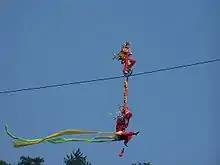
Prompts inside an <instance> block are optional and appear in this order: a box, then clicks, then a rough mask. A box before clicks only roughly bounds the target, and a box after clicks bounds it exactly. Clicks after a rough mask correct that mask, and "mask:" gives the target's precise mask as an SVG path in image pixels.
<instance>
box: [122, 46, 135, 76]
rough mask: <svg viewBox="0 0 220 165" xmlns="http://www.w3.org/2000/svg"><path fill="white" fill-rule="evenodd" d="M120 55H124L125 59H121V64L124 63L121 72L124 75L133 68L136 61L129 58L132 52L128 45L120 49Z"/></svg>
mask: <svg viewBox="0 0 220 165" xmlns="http://www.w3.org/2000/svg"><path fill="white" fill-rule="evenodd" d="M121 53H123V54H125V57H124V59H123V63H124V69H123V72H124V73H126V72H128V70H130V69H131V68H132V67H133V66H134V64H135V63H136V60H135V59H133V58H131V55H132V51H131V48H129V46H128V45H126V46H124V47H122V49H121Z"/></svg>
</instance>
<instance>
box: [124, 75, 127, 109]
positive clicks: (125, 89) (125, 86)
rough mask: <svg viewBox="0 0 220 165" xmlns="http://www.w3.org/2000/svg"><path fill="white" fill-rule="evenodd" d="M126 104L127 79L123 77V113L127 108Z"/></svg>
mask: <svg viewBox="0 0 220 165" xmlns="http://www.w3.org/2000/svg"><path fill="white" fill-rule="evenodd" d="M127 102H128V77H125V79H124V107H123V111H124V110H125V109H126V107H127Z"/></svg>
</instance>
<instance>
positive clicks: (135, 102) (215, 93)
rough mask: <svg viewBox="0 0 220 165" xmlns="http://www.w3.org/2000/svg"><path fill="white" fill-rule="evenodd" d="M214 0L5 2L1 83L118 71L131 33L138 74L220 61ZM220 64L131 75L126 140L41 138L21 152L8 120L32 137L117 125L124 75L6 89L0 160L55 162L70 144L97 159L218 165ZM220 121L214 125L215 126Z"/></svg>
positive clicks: (0, 86)
mask: <svg viewBox="0 0 220 165" xmlns="http://www.w3.org/2000/svg"><path fill="white" fill-rule="evenodd" d="M219 7H220V6H219V2H218V4H217V0H185V1H179V0H166V1H164V0H136V1H134V0H133V1H131V0H126V1H125V0H109V1H104V0H93V1H89V0H80V1H79V0H78V1H67V0H62V1H58V0H51V1H49V0H48V1H46V0H38V1H30V0H23V1H1V2H0V20H1V26H0V75H1V80H0V90H8V89H15V88H23V87H35V86H41V85H46V84H56V83H66V82H70V81H78V80H84V79H86V80H87V79H93V78H99V77H109V76H117V75H120V74H121V69H122V66H121V65H120V63H118V62H116V61H112V60H111V58H112V55H111V54H112V52H115V51H118V50H119V48H120V46H121V44H122V43H123V42H124V41H125V40H130V41H131V42H132V44H133V54H134V57H135V58H136V60H137V65H136V66H135V72H142V71H150V70H154V69H159V68H164V67H172V66H175V65H181V64H185V63H194V62H197V61H205V60H209V59H213V58H219V56H220V55H219V48H218V47H219V46H218V43H219V29H220V23H219V11H218V9H219ZM219 70H220V65H219V63H214V64H208V65H202V66H197V67H191V68H187V69H179V70H175V71H168V72H160V73H156V74H153V75H145V76H140V77H133V78H131V80H130V82H129V98H128V103H129V106H130V108H131V109H132V111H133V118H132V120H131V124H130V128H129V130H140V134H139V135H138V136H137V137H135V138H134V139H133V140H132V141H131V142H130V143H129V148H128V149H127V150H126V155H125V157H123V158H119V157H118V153H119V151H120V149H121V148H122V146H123V145H122V144H120V143H118V144H112V143H111V144H92V143H65V144H58V145H53V144H40V145H35V146H29V147H24V148H19V149H15V148H13V146H12V140H11V139H10V138H9V137H8V136H7V135H6V134H5V133H4V132H3V131H4V124H8V125H9V127H10V129H11V130H12V131H13V132H14V133H15V134H17V135H18V136H23V137H27V138H35V137H39V136H45V135H48V134H50V133H53V132H56V131H60V130H63V129H88V130H99V131H114V122H113V120H112V119H111V116H110V115H109V113H110V112H115V111H116V109H115V108H116V104H121V103H122V102H123V79H117V80H112V81H107V82H98V83H90V84H81V85H73V86H68V87H63V88H50V89H44V90H38V91H27V92H20V93H14V94H10V95H0V111H1V115H0V124H1V127H0V128H1V132H2V133H1V134H0V139H1V140H0V147H1V151H2V152H1V153H0V159H4V160H8V161H11V162H12V163H13V162H15V161H17V160H18V159H19V157H20V156H22V155H24V156H41V157H44V158H45V161H46V162H45V165H59V164H62V163H63V157H64V156H65V155H66V154H69V153H70V152H71V151H72V150H73V149H74V148H78V147H79V148H81V150H82V151H83V152H84V153H85V155H87V156H88V158H89V160H90V161H91V162H92V164H93V165H102V164H105V165H112V164H120V165H128V164H131V163H132V162H134V161H137V160H138V161H145V160H150V161H152V165H165V164H166V165H168V164H169V165H185V164H187V165H207V164H209V165H219V164H220V146H219V145H220V144H219V140H218V141H217V139H219V138H220V136H219V135H220V134H219V127H218V125H219V124H220V123H219V121H217V120H218V119H219V115H220V114H219V108H220V103H219V102H218V101H219V98H220V88H219V83H220V76H219ZM217 122H218V123H217Z"/></svg>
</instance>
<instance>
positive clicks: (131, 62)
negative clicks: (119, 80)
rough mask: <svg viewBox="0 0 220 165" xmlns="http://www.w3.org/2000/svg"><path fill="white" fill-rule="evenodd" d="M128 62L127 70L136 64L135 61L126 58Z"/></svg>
mask: <svg viewBox="0 0 220 165" xmlns="http://www.w3.org/2000/svg"><path fill="white" fill-rule="evenodd" d="M128 61H130V64H129V66H128V67H129V68H132V67H133V66H134V65H135V63H136V60H135V59H133V58H131V57H128Z"/></svg>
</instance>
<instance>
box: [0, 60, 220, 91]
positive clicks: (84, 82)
mask: <svg viewBox="0 0 220 165" xmlns="http://www.w3.org/2000/svg"><path fill="white" fill-rule="evenodd" d="M219 61H220V59H213V60H209V61H202V62H196V63H191V64H184V65H178V66H174V67H169V68H162V69H157V70H152V71H146V72H140V73H135V74H133V75H131V76H130V77H134V76H140V75H147V74H152V73H156V72H164V71H169V70H175V69H180V68H187V67H191V66H196V65H204V64H208V63H214V62H219ZM123 77H124V76H123V75H122V76H115V77H105V78H97V79H91V80H83V81H75V82H69V83H63V84H52V85H45V86H40V87H30V88H21V89H14V90H4V91H0V94H9V93H16V92H22V91H30V90H39V89H45V88H55V87H62V86H69V85H75V84H86V83H91V82H97V81H107V80H114V79H119V78H123Z"/></svg>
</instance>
